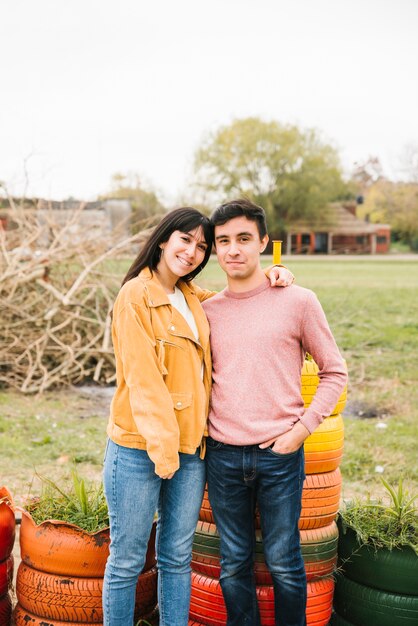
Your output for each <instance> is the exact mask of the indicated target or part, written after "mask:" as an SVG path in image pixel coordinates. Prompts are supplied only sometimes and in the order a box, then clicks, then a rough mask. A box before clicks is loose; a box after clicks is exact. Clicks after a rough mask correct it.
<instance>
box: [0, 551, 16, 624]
mask: <svg viewBox="0 0 418 626" xmlns="http://www.w3.org/2000/svg"><path fill="white" fill-rule="evenodd" d="M13 566H14V560H13V555H12V554H11V555H10V556H9V557H8V558H7V559H4V561H2V562H1V563H0V597H1V596H4V595H6V593H7V592H8V590H9V587H11V585H12V581H13ZM0 624H1V622H0Z"/></svg>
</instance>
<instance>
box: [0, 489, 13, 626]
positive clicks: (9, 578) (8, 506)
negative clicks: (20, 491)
mask: <svg viewBox="0 0 418 626" xmlns="http://www.w3.org/2000/svg"><path fill="white" fill-rule="evenodd" d="M0 501H1V502H0V624H1V626H9V624H10V620H11V616H12V601H11V598H10V595H9V589H10V588H11V586H12V582H13V564H14V562H13V555H12V551H13V545H14V541H15V529H16V521H15V514H14V510H13V499H12V496H11V495H10V493H9V491H8V490H7V489H6V487H0Z"/></svg>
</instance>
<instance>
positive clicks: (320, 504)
mask: <svg viewBox="0 0 418 626" xmlns="http://www.w3.org/2000/svg"><path fill="white" fill-rule="evenodd" d="M341 484H342V480H341V473H340V470H339V469H338V468H337V469H336V470H334V471H332V472H324V473H322V474H308V475H307V476H306V478H305V482H304V483H303V491H302V512H301V516H300V519H299V528H300V529H301V530H307V529H309V528H320V527H322V526H327V525H328V524H330V523H331V522H332V521H334V520H335V518H336V516H337V513H338V509H339V504H340V497H341Z"/></svg>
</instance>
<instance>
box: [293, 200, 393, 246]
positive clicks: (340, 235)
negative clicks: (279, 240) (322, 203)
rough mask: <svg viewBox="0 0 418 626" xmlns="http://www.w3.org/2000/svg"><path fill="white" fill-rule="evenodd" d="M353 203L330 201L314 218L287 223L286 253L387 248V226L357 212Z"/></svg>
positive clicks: (388, 244) (388, 231) (388, 236)
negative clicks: (358, 214) (363, 218)
mask: <svg viewBox="0 0 418 626" xmlns="http://www.w3.org/2000/svg"><path fill="white" fill-rule="evenodd" d="M356 209H357V204H356V203H344V204H340V203H332V204H330V205H329V206H328V207H326V208H325V209H323V211H322V212H321V214H320V216H319V218H318V219H317V220H315V222H309V220H301V221H298V222H293V223H292V224H291V225H289V226H288V227H287V229H286V230H287V237H286V246H285V250H284V251H285V253H286V254H384V253H386V252H389V249H390V226H389V225H388V224H372V223H371V222H367V221H365V220H361V219H359V218H358V217H357V216H356Z"/></svg>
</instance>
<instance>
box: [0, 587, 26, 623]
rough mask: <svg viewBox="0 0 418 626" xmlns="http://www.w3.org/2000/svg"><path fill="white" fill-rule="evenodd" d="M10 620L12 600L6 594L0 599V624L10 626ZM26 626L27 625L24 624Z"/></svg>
mask: <svg viewBox="0 0 418 626" xmlns="http://www.w3.org/2000/svg"><path fill="white" fill-rule="evenodd" d="M11 618H12V599H11V597H10V595H9V594H8V593H6V594H5V595H4V596H2V597H0V624H1V626H10V623H11ZM25 626H28V624H25Z"/></svg>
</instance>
